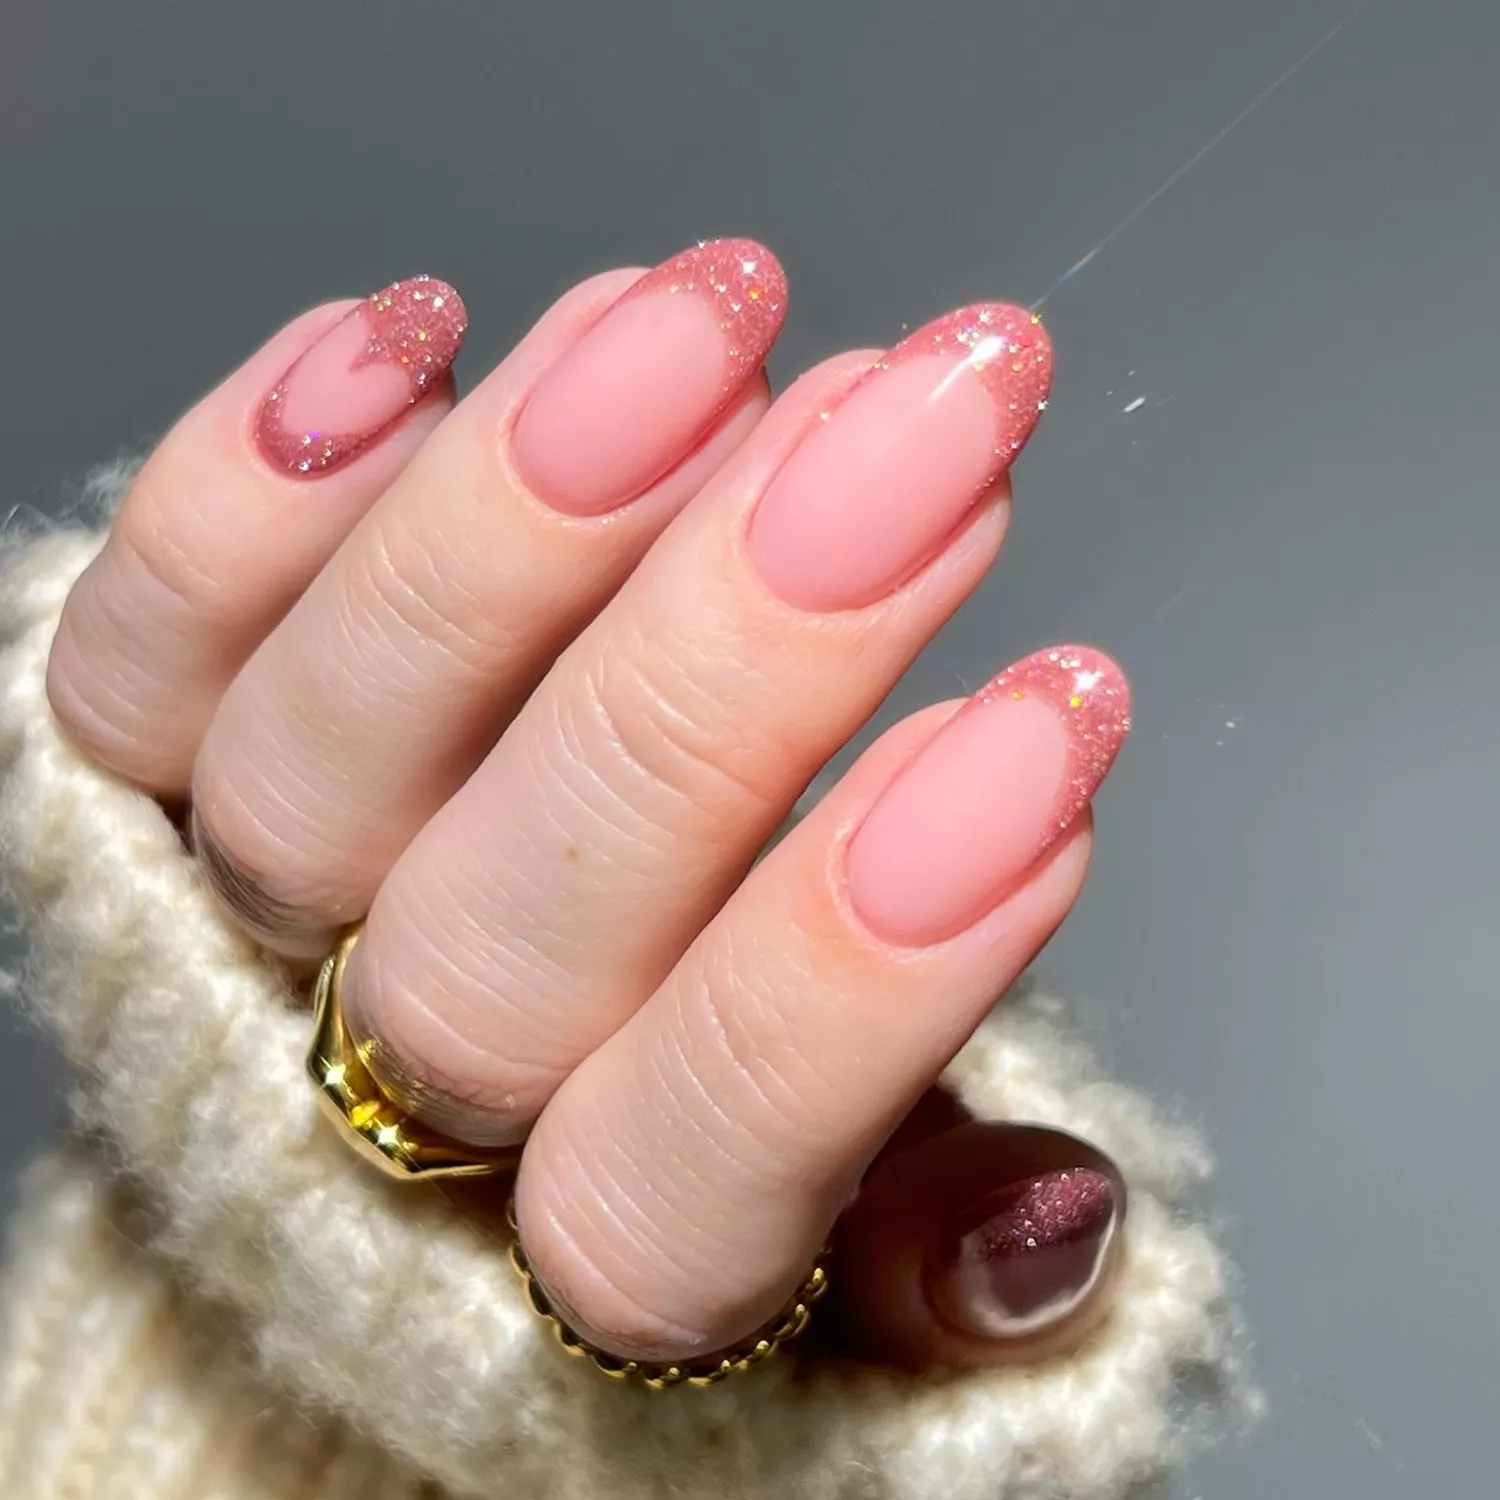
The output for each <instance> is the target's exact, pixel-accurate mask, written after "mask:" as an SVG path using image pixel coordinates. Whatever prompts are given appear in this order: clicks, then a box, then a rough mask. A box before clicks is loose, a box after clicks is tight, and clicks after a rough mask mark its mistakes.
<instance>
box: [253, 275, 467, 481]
mask: <svg viewBox="0 0 1500 1500" xmlns="http://www.w3.org/2000/svg"><path fill="white" fill-rule="evenodd" d="M467 327H468V314H467V313H466V311H465V309H464V304H463V300H462V298H460V297H459V295H458V293H457V292H456V291H454V289H453V288H452V287H451V286H449V285H448V284H447V283H446V282H443V281H438V280H436V279H435V278H433V277H431V276H413V277H411V278H410V279H408V280H406V281H396V282H392V283H391V285H390V286H387V287H384V288H382V289H381V290H380V291H378V292H376V293H374V294H373V295H372V296H370V297H368V298H366V299H365V301H363V302H362V303H360V304H359V306H358V307H355V308H351V309H350V311H349V312H348V313H347V314H346V315H345V316H344V317H343V318H342V319H341V320H340V321H339V322H338V323H336V324H335V325H334V326H333V327H332V328H330V329H329V330H328V332H327V333H325V334H324V335H323V336H322V337H321V338H320V339H319V340H318V341H317V342H316V343H315V344H313V345H312V346H311V348H309V349H307V350H306V351H305V352H304V353H303V354H302V355H301V356H300V357H299V358H298V359H297V361H296V362H295V363H294V364H293V365H292V367H291V368H290V369H289V370H288V371H287V372H286V374H285V375H283V376H282V377H281V379H280V380H279V381H278V382H277V384H276V386H275V388H274V389H273V390H272V391H271V392H270V393H269V394H268V395H267V396H266V398H265V400H264V401H263V402H262V403H261V407H260V412H259V414H258V416H257V418H256V424H255V436H256V440H257V442H258V443H259V445H260V448H261V451H262V452H263V453H264V454H265V456H266V457H267V458H268V459H269V460H270V462H271V463H272V464H274V465H275V466H276V467H277V468H281V469H285V470H287V471H288V472H289V473H291V474H295V475H300V476H303V477H306V478H315V477H317V476H318V475H320V474H326V473H328V472H329V471H330V470H332V469H336V468H338V467H339V466H340V465H342V464H345V463H347V462H349V460H350V459H352V458H355V457H357V456H358V455H359V454H360V453H362V452H363V451H364V450H365V449H366V448H368V447H369V446H370V445H371V444H372V443H373V442H375V441H376V439H378V438H379V437H380V436H381V435H382V434H383V433H384V432H385V431H386V430H387V429H388V428H389V427H390V426H391V425H392V424H393V423H394V422H395V421H396V420H397V419H398V418H399V417H400V416H401V414H402V413H403V412H404V411H405V410H406V409H407V408H408V407H411V406H415V405H416V403H417V402H418V401H420V400H421V399H422V398H423V396H425V395H426V394H427V392H428V391H429V390H430V389H431V388H432V387H433V385H435V384H436V383H437V381H438V380H440V379H441V378H442V376H443V373H444V372H445V371H446V370H447V369H448V367H449V366H450V365H451V364H452V363H453V361H454V359H455V358H456V357H457V355H458V351H459V349H460V348H461V347H462V345H463V340H464V333H465V331H466V330H467ZM310 417H311V418H313V420H309V418H310Z"/></svg>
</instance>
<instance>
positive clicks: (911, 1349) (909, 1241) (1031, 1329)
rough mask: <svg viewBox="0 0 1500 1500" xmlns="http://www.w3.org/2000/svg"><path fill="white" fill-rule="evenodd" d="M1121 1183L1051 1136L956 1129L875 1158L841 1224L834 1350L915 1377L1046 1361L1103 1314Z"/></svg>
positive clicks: (1117, 1235)
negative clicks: (921, 1372)
mask: <svg viewBox="0 0 1500 1500" xmlns="http://www.w3.org/2000/svg"><path fill="white" fill-rule="evenodd" d="M1125 1207H1126V1196H1125V1185H1124V1182H1123V1180H1122V1179H1121V1177H1120V1174H1119V1170H1118V1169H1117V1168H1116V1167H1115V1165H1114V1164H1113V1163H1112V1162H1111V1161H1110V1160H1109V1159H1108V1158H1107V1157H1106V1156H1104V1154H1103V1153H1102V1152H1100V1151H1097V1150H1095V1149H1094V1148H1093V1147H1091V1146H1089V1145H1087V1144H1086V1143H1085V1142H1083V1141H1080V1140H1077V1139H1075V1138H1074V1137H1073V1136H1070V1135H1066V1134H1064V1133H1063V1132H1062V1131H1058V1130H1047V1129H1043V1128H1041V1127H1038V1126H1027V1125H981V1124H973V1123H970V1124H966V1125H962V1126H959V1127H957V1128H955V1129H952V1130H948V1131H944V1132H941V1133H939V1134H936V1135H933V1136H930V1137H928V1138H927V1139H926V1140H924V1141H921V1142H919V1143H918V1144H916V1145H914V1146H912V1147H910V1148H909V1149H907V1150H905V1151H901V1152H899V1153H896V1154H893V1155H891V1156H889V1157H887V1158H886V1159H885V1160H883V1161H882V1162H881V1163H880V1164H879V1165H878V1166H877V1167H876V1168H875V1170H874V1171H873V1172H872V1173H871V1174H870V1176H869V1177H868V1178H867V1179H866V1181H865V1183H864V1185H863V1186H862V1188H861V1189H860V1193H859V1196H858V1198H857V1199H856V1200H855V1202H854V1204H853V1206H852V1207H851V1208H850V1210H849V1211H848V1213H846V1214H845V1215H844V1218H843V1220H842V1221H841V1222H840V1224H839V1228H838V1234H837V1240H836V1244H837V1249H836V1256H835V1258H836V1263H837V1266H838V1275H837V1277H836V1278H835V1281H834V1288H835V1292H836V1295H837V1299H838V1304H837V1305H838V1312H839V1316H840V1317H841V1319H842V1332H843V1339H842V1340H841V1344H843V1345H847V1346H848V1347H851V1348H855V1349H858V1350H860V1351H862V1352H864V1353H867V1354H874V1355H876V1356H878V1357H881V1358H885V1359H890V1360H892V1361H894V1362H897V1363H900V1364H904V1365H909V1366H911V1367H913V1368H917V1369H926V1368H930V1367H932V1366H935V1365H964V1366H978V1365H994V1364H1008V1363H1014V1362H1018V1361H1022V1360H1026V1361H1031V1360H1038V1359H1045V1358H1047V1357H1049V1356H1051V1355H1055V1354H1061V1353H1065V1352H1067V1351H1068V1350H1069V1349H1073V1348H1076V1347H1078V1345H1079V1344H1080V1343H1082V1342H1083V1340H1084V1339H1085V1338H1087V1337H1088V1335H1089V1334H1090V1333H1091V1332H1092V1331H1093V1330H1094V1329H1095V1328H1096V1327H1097V1326H1098V1325H1099V1323H1100V1321H1101V1320H1102V1319H1103V1318H1104V1316H1105V1315H1106V1314H1107V1312H1108V1310H1109V1300H1110V1299H1109V1291H1110V1287H1111V1284H1112V1282H1113V1279H1114V1274H1115V1271H1116V1268H1117V1266H1118V1262H1119V1252H1120V1243H1121V1229H1122V1226H1123V1224H1124V1219H1125Z"/></svg>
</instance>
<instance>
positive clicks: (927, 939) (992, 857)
mask: <svg viewBox="0 0 1500 1500" xmlns="http://www.w3.org/2000/svg"><path fill="white" fill-rule="evenodd" d="M1129 729H1130V689H1129V686H1128V684H1127V683H1126V681H1125V676H1124V674H1123V673H1122V672H1121V671H1120V669H1119V668H1118V667H1117V666H1116V665H1115V664H1114V662H1112V661H1111V660H1110V659H1109V658H1108V657H1107V656H1105V655H1104V654H1103V653H1102V652H1100V651H1096V650H1094V649H1093V648H1092V647H1089V646H1053V647H1050V648H1048V649H1047V650H1044V651H1038V652H1036V653H1035V654H1034V655H1032V656H1028V657H1026V658H1025V659H1024V660H1023V661H1020V662H1017V663H1016V664H1015V665H1014V666H1012V667H1007V668H1006V669H1005V671H1003V672H1001V673H1000V674H999V676H997V677H995V678H994V679H993V680H992V681H991V682H989V683H988V684H986V686H985V687H983V688H982V689H981V690H980V691H979V692H978V693H976V694H975V695H974V697H973V698H971V699H970V700H969V702H968V703H967V704H965V705H964V707H963V708H961V709H960V710H959V711H958V712H957V713H956V714H955V715H954V716H953V717H952V718H951V719H950V720H948V722H947V723H946V724H945V725H944V726H943V727H942V728H941V729H940V730H939V731H938V732H937V734H936V735H935V736H934V737H933V738H932V739H931V740H930V741H929V742H928V743H927V745H926V746H925V747H924V748H923V749H922V751H921V753H920V754H919V755H918V756H917V758H916V759H915V760H914V761H913V762H912V763H911V764H910V765H909V766H908V767H907V768H906V769H905V770H904V771H902V772H901V774H900V775H899V776H898V777H897V778H896V780H895V781H894V782H892V784H891V785H890V786H889V787H887V788H886V790H885V791H884V792H883V793H882V795H881V796H880V798H879V799H878V800H877V801H876V803H875V805H874V806H873V807H872V808H871V809H870V811H869V813H868V814H867V815H866V817H865V820H864V822H863V824H862V825H861V826H860V828H859V829H858V831H857V832H856V833H855V835H854V837H853V839H852V840H851V841H850V844H849V849H848V854H847V887H848V894H849V900H850V903H851V905H852V906H853V908H854V911H855V913H856V914H857V915H858V916H859V918H860V920H861V921H863V922H864V924H865V925H866V927H868V928H869V930H870V931H871V932H872V933H873V934H875V936H876V937H878V938H880V939H882V940H883V941H885V942H887V943H890V944H892V945H894V946H898V947H926V946H928V945H929V944H932V943H936V942H941V941H943V940H945V939H947V938H951V937H954V936H956V935H957V934H958V933H960V932H963V931H965V930H966V929H967V928H969V927H971V926H973V925H974V923H976V922H977V921H979V920H980V919H981V918H982V917H984V916H986V915H988V914H989V913H990V912H991V911H993V910H994V909H995V908H996V907H997V906H999V905H1000V904H1001V902H1002V901H1004V900H1005V898H1006V897H1007V896H1008V895H1009V894H1010V893H1011V892H1012V891H1014V890H1015V889H1016V888H1017V886H1019V885H1020V884H1021V883H1023V882H1024V880H1025V879H1026V877H1027V875H1028V874H1029V872H1030V871H1032V870H1033V869H1035V868H1036V867H1037V865H1038V862H1039V861H1040V860H1041V858H1042V856H1043V855H1044V854H1045V853H1046V852H1047V850H1048V849H1049V848H1050V847H1051V846H1052V845H1053V844H1054V843H1055V842H1056V841H1057V840H1058V839H1059V838H1060V837H1061V836H1062V835H1063V834H1064V833H1065V832H1066V831H1067V829H1068V828H1069V827H1070V826H1071V825H1072V824H1073V823H1074V822H1075V820H1076V819H1077V818H1078V815H1079V814H1080V813H1081V812H1082V811H1083V809H1084V808H1085V807H1086V806H1087V805H1088V803H1089V801H1090V799H1091V798H1092V797H1093V795H1094V793H1095V792H1096V791H1097V790H1098V788H1099V784H1100V783H1101V782H1102V781H1103V780H1104V778H1105V776H1106V774H1107V773H1108V771H1109V768H1110V766H1111V765H1112V764H1113V762H1114V759H1115V756H1116V754H1117V753H1118V751H1119V749H1120V746H1121V744H1122V743H1123V742H1124V739H1125V736H1126V734H1127V732H1128V731H1129Z"/></svg>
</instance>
